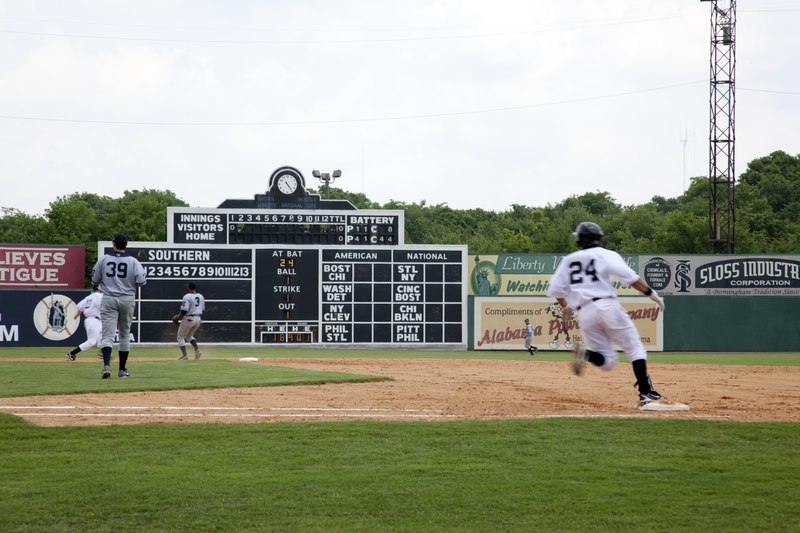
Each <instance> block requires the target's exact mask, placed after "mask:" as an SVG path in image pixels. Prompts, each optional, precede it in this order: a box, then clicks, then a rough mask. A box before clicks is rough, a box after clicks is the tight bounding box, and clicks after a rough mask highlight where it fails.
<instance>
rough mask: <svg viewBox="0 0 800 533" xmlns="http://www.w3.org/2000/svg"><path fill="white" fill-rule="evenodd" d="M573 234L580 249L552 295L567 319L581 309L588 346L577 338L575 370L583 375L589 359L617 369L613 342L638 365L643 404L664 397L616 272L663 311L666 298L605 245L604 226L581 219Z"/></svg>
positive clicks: (561, 270) (560, 270) (559, 273)
mask: <svg viewBox="0 0 800 533" xmlns="http://www.w3.org/2000/svg"><path fill="white" fill-rule="evenodd" d="M573 235H574V236H575V242H576V243H577V245H578V247H579V248H580V250H578V251H577V252H573V253H571V254H570V255H568V256H566V257H565V258H564V259H563V260H562V261H561V263H560V264H559V265H558V267H557V268H556V271H555V273H553V278H552V280H551V281H550V288H549V289H548V291H547V295H548V296H550V297H553V298H555V299H556V300H558V303H559V305H560V306H561V307H562V308H563V317H564V320H565V321H569V320H570V318H571V317H572V314H573V313H574V312H578V313H580V329H581V333H582V335H583V342H584V343H585V346H583V345H582V344H581V343H580V342H578V341H577V340H576V341H575V343H574V345H573V352H574V354H575V360H574V363H573V370H574V372H575V374H578V375H580V374H581V372H582V371H583V367H584V366H585V364H586V362H587V361H588V362H589V363H592V364H593V365H595V366H597V367H600V368H601V369H603V370H611V369H613V368H614V366H616V364H617V351H616V349H614V346H613V345H614V343H616V344H617V345H619V346H620V347H621V348H622V349H623V351H624V352H625V353H626V354H627V355H628V359H629V360H630V361H631V365H632V366H633V374H634V376H636V385H637V386H638V387H639V403H640V405H644V404H646V403H649V402H652V401H655V400H660V399H662V396H661V394H659V393H658V392H656V391H655V390H653V386H652V382H651V381H650V376H649V375H648V373H647V352H646V351H645V349H644V346H643V345H642V341H641V340H640V337H639V333H638V331H637V330H636V326H635V325H634V324H633V321H632V320H631V318H630V317H629V316H628V314H627V313H626V312H625V309H624V308H623V307H622V305H621V304H620V303H619V300H618V299H617V293H616V290H614V286H613V285H612V284H611V276H612V275H613V276H616V277H617V278H619V281H620V282H621V283H622V284H623V285H626V286H631V287H633V288H634V289H636V290H638V291H639V292H641V293H642V294H644V295H646V296H648V297H649V298H650V299H651V300H653V301H654V302H655V303H656V305H658V307H659V308H660V309H661V310H662V311H663V310H664V302H663V300H662V299H661V298H660V297H659V296H658V294H657V293H656V291H654V290H653V289H652V288H650V287H648V286H647V284H646V283H645V282H643V281H642V280H641V279H639V275H638V274H637V273H636V272H634V271H633V270H632V269H631V268H630V267H629V266H628V265H627V263H625V260H624V259H623V258H622V256H620V255H619V254H618V253H617V252H614V251H611V250H607V249H605V248H603V247H602V245H601V242H602V238H603V230H602V229H600V226H598V225H597V224H595V223H594V222H581V223H580V224H578V226H577V228H575V231H574V233H573Z"/></svg>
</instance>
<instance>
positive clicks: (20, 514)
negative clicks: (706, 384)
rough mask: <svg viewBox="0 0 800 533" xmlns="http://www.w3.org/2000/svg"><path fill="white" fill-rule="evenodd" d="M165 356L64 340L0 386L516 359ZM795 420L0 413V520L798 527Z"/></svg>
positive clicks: (295, 527) (688, 359) (224, 526)
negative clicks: (108, 419)
mask: <svg viewBox="0 0 800 533" xmlns="http://www.w3.org/2000/svg"><path fill="white" fill-rule="evenodd" d="M175 351H176V350H175V349H174V348H171V349H170V348H141V347H135V348H134V351H133V352H132V359H131V363H130V364H129V367H130V368H131V371H132V372H133V374H134V377H135V379H130V380H117V379H116V378H115V377H114V378H113V379H111V380H100V379H99V369H100V367H99V364H85V363H68V362H66V361H64V360H63V354H62V353H61V352H62V350H54V349H44V350H39V349H37V350H35V351H32V350H30V349H21V348H15V349H3V350H2V351H0V383H2V395H3V396H12V395H23V394H24V395H27V394H56V393H57V394H66V393H72V392H74V393H83V392H92V391H97V390H107V391H108V390H119V391H122V390H147V389H164V388H165V387H166V388H209V387H220V386H254V385H260V386H263V385H265V384H267V385H271V386H280V385H281V384H283V383H284V382H285V383H293V384H296V383H319V382H332V381H337V380H343V379H350V378H352V376H347V375H343V374H332V373H324V372H308V373H305V372H304V371H297V370H292V369H286V368H280V367H270V366H261V365H259V366H253V365H246V364H240V363H235V362H233V361H231V360H229V359H232V358H236V357H239V356H257V357H260V358H267V359H268V358H270V357H404V358H405V357H460V358H469V357H472V358H477V357H480V358H497V359H521V358H524V354H519V353H517V352H497V353H490V354H482V353H476V352H413V351H402V352H398V351H386V352H378V351H375V350H350V351H339V350H275V349H269V350H265V349H261V350H259V349H250V348H214V347H209V348H208V349H207V350H204V351H206V356H204V359H203V360H201V361H199V362H195V361H187V362H178V361H174V358H175V357H177V355H176V354H175ZM92 356H93V354H92ZM137 356H138V357H141V358H142V359H141V360H137ZM540 356H541V357H542V358H553V359H554V360H555V359H563V358H565V357H566V355H565V354H560V353H547V352H546V353H544V354H540ZM87 357H90V356H89V355H87ZM59 358H61V359H60V360H59ZM144 358H147V360H144ZM672 358H675V359H674V360H673V359H672ZM17 359H32V360H25V361H20V360H17ZM652 359H653V360H654V361H656V362H659V363H672V362H680V363H689V364H694V363H713V364H770V365H797V364H798V359H800V356H798V354H713V355H707V354H655V355H653V356H652ZM712 359H713V360H712ZM717 359H719V361H718V360H717ZM56 361H57V362H58V364H56ZM112 368H116V366H112ZM208 369H212V370H213V371H212V372H209V371H208ZM201 370H202V371H201ZM281 371H289V372H288V373H287V374H281ZM253 372H259V374H257V375H255V376H254V375H253ZM165 375H166V376H169V379H165V378H163V376H165ZM65 376H66V378H65ZM354 379H357V380H358V379H360V380H364V379H382V377H380V376H356V377H355V378H354ZM147 383H150V385H148V384H147ZM128 387H131V388H128ZM133 387H135V388H133ZM12 388H13V391H12ZM799 430H800V428H799V427H798V425H797V424H790V423H737V422H727V421H704V420H674V419H672V420H670V419H650V418H645V419H643V418H631V419H618V418H615V419H574V418H551V419H537V420H511V421H490V422H479V421H470V422H463V421H460V422H341V421H339V422H325V423H316V422H315V423H268V424H229V423H226V424H179V425H163V424H159V425H135V426H108V427H67V428H40V427H36V426H32V425H29V424H27V423H25V422H24V421H22V420H20V419H18V418H16V417H14V416H11V415H7V414H2V415H0V531H3V532H7V531H26V532H27V531H48V532H51V531H100V532H103V531H687V532H689V531H691V532H695V531H714V532H720V531H748V532H749V531H800V504H798V494H800V488H798V487H800V482H798V480H800V451H799V450H800V447H798V445H797V439H798V435H800V431H799Z"/></svg>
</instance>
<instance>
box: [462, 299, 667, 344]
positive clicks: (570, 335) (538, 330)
mask: <svg viewBox="0 0 800 533" xmlns="http://www.w3.org/2000/svg"><path fill="white" fill-rule="evenodd" d="M621 303H622V306H623V307H624V308H625V310H626V311H627V312H628V314H629V315H630V317H631V319H632V320H633V323H634V324H635V326H636V329H637V330H638V331H639V335H640V336H641V339H642V343H643V344H644V347H645V349H647V350H648V351H663V350H664V314H663V313H662V312H661V310H660V309H659V308H658V306H657V305H655V303H653V301H652V300H650V299H649V298H646V297H643V296H640V297H631V298H624V299H622V300H621ZM474 313H475V314H474V324H475V327H474V328H473V334H474V339H473V341H474V343H473V346H474V349H476V350H523V349H524V342H525V329H524V327H525V319H526V318H527V319H529V320H530V322H531V325H532V326H533V340H532V341H533V342H532V345H533V346H535V347H536V348H539V349H540V350H571V349H572V345H573V343H574V342H575V340H582V339H581V334H580V313H578V316H577V317H576V319H573V320H569V321H564V319H563V318H562V316H561V307H560V306H559V305H558V304H557V303H555V302H554V301H553V300H551V299H549V298H544V297H518V298H493V297H482V296H478V297H476V298H475V308H474Z"/></svg>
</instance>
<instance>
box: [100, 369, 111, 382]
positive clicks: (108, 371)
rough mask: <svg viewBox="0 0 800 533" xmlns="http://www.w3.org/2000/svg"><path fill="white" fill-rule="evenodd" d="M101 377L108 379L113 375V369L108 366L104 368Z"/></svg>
mask: <svg viewBox="0 0 800 533" xmlns="http://www.w3.org/2000/svg"><path fill="white" fill-rule="evenodd" d="M100 377H101V378H103V379H108V378H110V377H111V369H110V368H108V367H104V368H103V373H102V374H100Z"/></svg>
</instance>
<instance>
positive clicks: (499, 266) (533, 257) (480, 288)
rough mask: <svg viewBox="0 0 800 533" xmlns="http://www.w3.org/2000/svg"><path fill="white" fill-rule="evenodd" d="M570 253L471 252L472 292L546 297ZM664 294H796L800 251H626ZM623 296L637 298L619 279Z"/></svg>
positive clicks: (631, 263)
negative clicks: (660, 253)
mask: <svg viewBox="0 0 800 533" xmlns="http://www.w3.org/2000/svg"><path fill="white" fill-rule="evenodd" d="M565 256H566V254H497V255H470V256H469V266H470V272H469V295H470V296H546V295H547V289H548V287H549V286H550V278H551V277H552V275H553V272H554V271H555V269H556V267H557V266H558V264H559V263H560V262H561V261H562V260H563V259H564V257H565ZM622 257H623V259H625V261H626V262H627V263H628V266H630V267H631V268H632V269H633V270H635V271H637V272H638V273H639V275H640V276H641V277H642V279H644V281H646V282H647V284H648V285H650V286H651V287H653V288H654V289H656V290H657V291H658V292H659V294H661V295H669V296H798V295H800V255H775V256H765V255H658V256H656V255H623V256H622ZM615 286H616V288H617V294H618V295H619V296H638V295H639V293H638V292H637V291H636V290H635V289H631V288H630V287H623V286H622V285H621V284H620V283H619V282H618V281H616V282H615Z"/></svg>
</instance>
